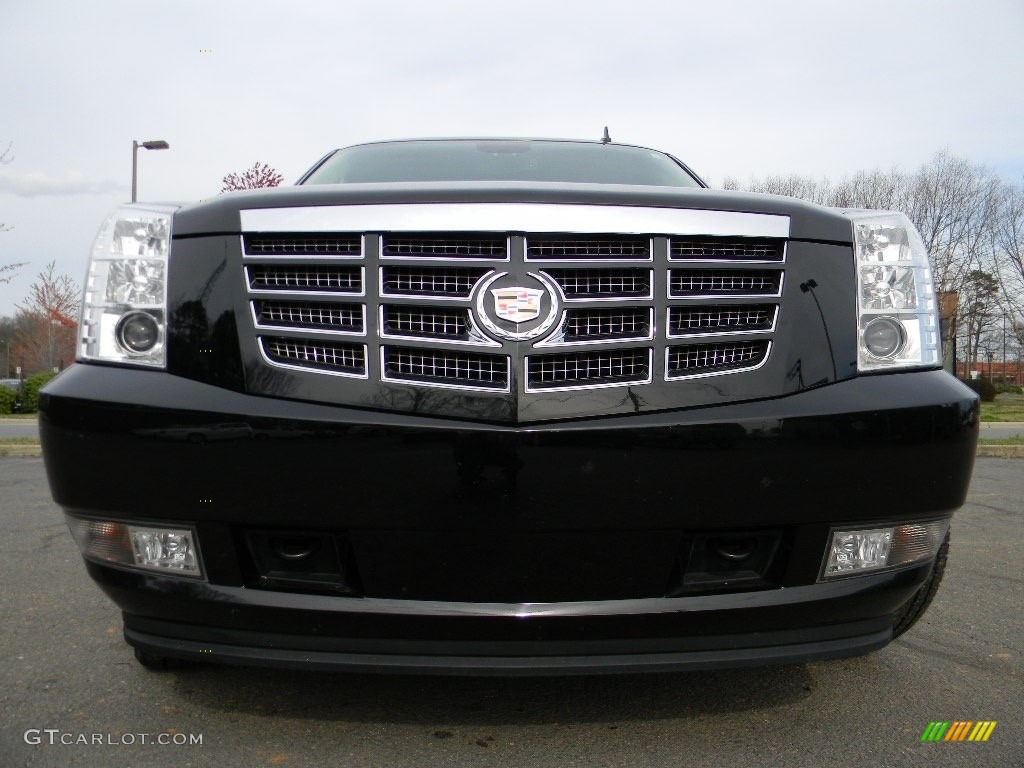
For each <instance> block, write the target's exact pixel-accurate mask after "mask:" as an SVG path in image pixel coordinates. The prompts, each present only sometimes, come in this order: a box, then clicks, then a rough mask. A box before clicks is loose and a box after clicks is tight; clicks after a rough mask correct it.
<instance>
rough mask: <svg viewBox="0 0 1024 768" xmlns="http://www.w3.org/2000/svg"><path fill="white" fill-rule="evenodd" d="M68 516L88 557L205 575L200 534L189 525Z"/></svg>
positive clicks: (69, 525) (197, 576) (129, 566)
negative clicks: (173, 526) (199, 544)
mask: <svg viewBox="0 0 1024 768" xmlns="http://www.w3.org/2000/svg"><path fill="white" fill-rule="evenodd" d="M67 520H68V527H69V528H70V529H71V535H72V536H73V537H74V539H75V543H77V544H78V548H79V549H80V550H81V551H82V555H83V556H84V557H85V558H86V559H88V560H94V561H96V562H100V563H107V564H112V565H119V566H123V567H125V568H138V569H142V570H146V571H160V572H162V573H168V574H174V575H176V576H191V577H195V578H202V577H203V568H202V563H201V562H200V559H199V548H198V542H197V541H196V535H195V532H194V531H192V530H191V529H189V528H164V527H158V526H142V525H135V524H133V523H121V522H114V521H110V520H89V519H83V518H78V517H73V516H71V515H68V516H67Z"/></svg>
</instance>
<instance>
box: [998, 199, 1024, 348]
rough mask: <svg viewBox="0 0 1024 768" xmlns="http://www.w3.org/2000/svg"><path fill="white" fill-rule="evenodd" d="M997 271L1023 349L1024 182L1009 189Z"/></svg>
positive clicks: (1000, 224)
mask: <svg viewBox="0 0 1024 768" xmlns="http://www.w3.org/2000/svg"><path fill="white" fill-rule="evenodd" d="M995 248H996V269H997V272H998V274H999V277H1000V280H1001V281H1002V284H1003V296H1004V307H1005V310H1006V313H1007V316H1008V318H1009V329H1010V333H1011V335H1012V337H1013V338H1014V339H1015V340H1016V345H1017V347H1018V348H1019V346H1020V345H1024V182H1022V183H1021V184H1020V185H1018V186H1016V187H1011V186H1007V187H1006V194H1005V195H1004V197H1003V206H1002V212H1001V215H1000V216H999V218H998V221H997V224H996V229H995Z"/></svg>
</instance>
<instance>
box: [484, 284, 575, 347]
mask: <svg viewBox="0 0 1024 768" xmlns="http://www.w3.org/2000/svg"><path fill="white" fill-rule="evenodd" d="M475 303H476V313H475V314H476V318H477V320H478V321H479V322H480V325H481V326H482V327H483V329H484V330H485V331H487V332H488V333H489V334H490V335H491V336H493V337H494V338H496V339H507V340H509V341H528V340H530V339H536V338H537V337H539V336H542V335H544V334H545V333H547V332H548V331H550V330H551V328H552V326H554V324H555V321H556V320H557V319H558V288H557V287H556V286H555V284H554V282H553V281H552V280H551V278H549V277H547V276H546V275H544V274H542V273H540V272H527V273H526V274H523V273H519V274H518V275H516V274H510V273H508V272H498V273H495V274H492V275H491V276H490V277H488V278H487V279H485V280H484V281H483V283H482V285H480V287H479V288H478V290H477V293H476V302H475Z"/></svg>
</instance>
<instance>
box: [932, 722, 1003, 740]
mask: <svg viewBox="0 0 1024 768" xmlns="http://www.w3.org/2000/svg"><path fill="white" fill-rule="evenodd" d="M995 728H996V721H995V720H978V721H974V720H954V721H952V722H950V721H948V720H946V721H941V720H939V721H932V722H930V723H928V727H927V728H925V729H924V733H922V734H921V741H988V737H989V736H991V735H992V731H994V730H995Z"/></svg>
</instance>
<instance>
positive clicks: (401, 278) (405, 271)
mask: <svg viewBox="0 0 1024 768" xmlns="http://www.w3.org/2000/svg"><path fill="white" fill-rule="evenodd" d="M382 272H383V280H382V283H383V287H384V291H385V292H386V293H389V294H393V295H406V296H449V297H453V298H460V299H468V298H469V295H470V293H472V291H473V286H474V285H476V283H477V281H478V280H480V278H481V277H483V276H484V275H485V274H486V273H487V270H486V269H473V268H471V267H449V266H444V267H425V266H424V267H419V266H417V267H397V266H392V267H383V268H382Z"/></svg>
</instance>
